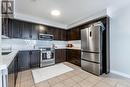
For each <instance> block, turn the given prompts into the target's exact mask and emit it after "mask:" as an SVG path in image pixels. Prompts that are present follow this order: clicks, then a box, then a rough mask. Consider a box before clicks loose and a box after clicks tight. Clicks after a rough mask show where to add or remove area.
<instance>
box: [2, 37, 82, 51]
mask: <svg viewBox="0 0 130 87" xmlns="http://www.w3.org/2000/svg"><path fill="white" fill-rule="evenodd" d="M68 43H69V44H73V46H74V47H81V41H80V40H74V41H55V40H54V41H42V40H26V39H2V48H3V49H8V48H12V49H17V50H28V49H34V47H35V48H36V47H39V46H42V47H48V46H50V45H52V44H54V45H55V46H56V47H57V48H66V46H67V44H68Z"/></svg>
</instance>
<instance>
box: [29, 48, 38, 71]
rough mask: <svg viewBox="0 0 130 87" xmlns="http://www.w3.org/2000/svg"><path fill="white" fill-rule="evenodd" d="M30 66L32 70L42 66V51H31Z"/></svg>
mask: <svg viewBox="0 0 130 87" xmlns="http://www.w3.org/2000/svg"><path fill="white" fill-rule="evenodd" d="M30 52H31V53H30V60H31V61H30V62H31V63H30V64H31V68H36V67H39V66H40V50H33V51H30Z"/></svg>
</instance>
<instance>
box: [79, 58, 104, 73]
mask: <svg viewBox="0 0 130 87" xmlns="http://www.w3.org/2000/svg"><path fill="white" fill-rule="evenodd" d="M81 67H82V69H83V70H85V71H87V72H90V73H93V74H95V75H101V74H102V72H101V71H102V70H101V69H102V68H101V67H100V64H97V63H92V62H88V61H84V60H81Z"/></svg>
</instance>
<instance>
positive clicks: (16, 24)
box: [12, 20, 23, 38]
mask: <svg viewBox="0 0 130 87" xmlns="http://www.w3.org/2000/svg"><path fill="white" fill-rule="evenodd" d="M22 29H23V23H21V22H20V21H17V20H13V21H12V38H21V37H22Z"/></svg>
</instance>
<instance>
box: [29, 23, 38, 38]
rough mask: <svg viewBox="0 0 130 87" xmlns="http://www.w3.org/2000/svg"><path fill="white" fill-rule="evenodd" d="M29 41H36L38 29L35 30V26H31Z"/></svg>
mask: <svg viewBox="0 0 130 87" xmlns="http://www.w3.org/2000/svg"><path fill="white" fill-rule="evenodd" d="M31 39H33V40H37V39H38V28H37V26H36V25H35V24H32V29H31Z"/></svg>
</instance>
